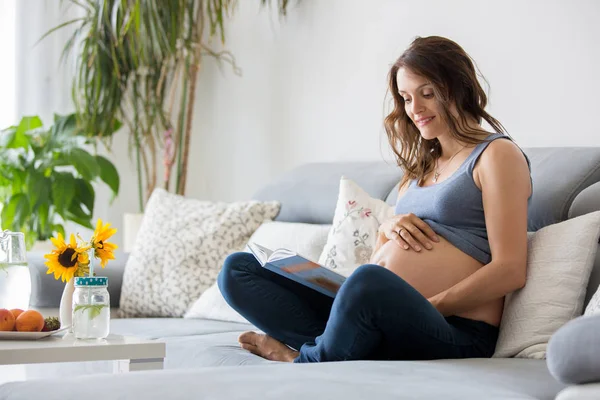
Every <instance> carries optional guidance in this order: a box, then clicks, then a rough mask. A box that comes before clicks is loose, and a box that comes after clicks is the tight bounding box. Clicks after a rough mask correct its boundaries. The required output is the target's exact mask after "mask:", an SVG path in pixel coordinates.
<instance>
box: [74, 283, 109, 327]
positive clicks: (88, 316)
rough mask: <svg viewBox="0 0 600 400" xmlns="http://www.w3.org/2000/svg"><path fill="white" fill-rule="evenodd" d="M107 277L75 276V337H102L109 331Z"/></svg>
mask: <svg viewBox="0 0 600 400" xmlns="http://www.w3.org/2000/svg"><path fill="white" fill-rule="evenodd" d="M107 287H108V278H106V277H104V276H95V277H83V278H82V277H79V278H75V292H74V293H73V334H74V335H75V337H76V338H77V339H104V338H105V337H107V336H108V333H109V331H110V298H109V294H108V290H107Z"/></svg>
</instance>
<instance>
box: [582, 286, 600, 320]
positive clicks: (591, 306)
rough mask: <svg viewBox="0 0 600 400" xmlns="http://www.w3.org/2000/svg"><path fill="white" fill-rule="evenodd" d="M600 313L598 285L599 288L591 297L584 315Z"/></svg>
mask: <svg viewBox="0 0 600 400" xmlns="http://www.w3.org/2000/svg"><path fill="white" fill-rule="evenodd" d="M596 314H600V286H598V290H596V293H594V295H593V296H592V298H591V299H590V302H589V303H588V305H587V307H586V308H585V312H584V313H583V315H586V316H587V315H596Z"/></svg>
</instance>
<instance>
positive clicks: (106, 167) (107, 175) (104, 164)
mask: <svg viewBox="0 0 600 400" xmlns="http://www.w3.org/2000/svg"><path fill="white" fill-rule="evenodd" d="M96 162H97V163H98V166H99V167H100V179H102V181H103V182H104V183H106V184H107V185H108V186H109V187H110V188H111V190H112V191H113V196H112V200H114V199H115V197H117V195H118V194H119V172H117V168H115V166H114V164H113V163H111V162H110V161H109V160H108V159H107V158H104V157H102V156H96ZM112 200H111V202H112Z"/></svg>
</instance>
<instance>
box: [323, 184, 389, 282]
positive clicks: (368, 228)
mask: <svg viewBox="0 0 600 400" xmlns="http://www.w3.org/2000/svg"><path fill="white" fill-rule="evenodd" d="M393 215H394V208H393V207H391V206H390V205H388V204H387V203H386V202H384V201H382V200H379V199H374V198H372V197H371V196H369V194H368V193H367V192H365V191H364V190H363V189H362V188H361V187H360V186H358V185H357V184H356V183H355V182H353V181H352V180H350V179H346V178H345V177H342V179H341V180H340V190H339V195H338V201H337V205H336V209H335V215H334V217H333V225H332V227H331V231H330V232H329V236H328V238H327V244H326V245H325V248H324V249H323V252H322V253H321V257H320V258H319V264H321V265H324V266H326V267H328V268H331V269H333V270H335V271H336V272H338V273H340V274H342V275H344V276H349V275H350V274H352V272H354V270H355V269H356V268H358V267H359V266H361V265H363V264H367V263H368V262H369V259H370V258H371V254H372V253H373V248H374V247H375V242H376V241H377V230H378V229H379V225H381V223H382V222H383V221H384V220H386V219H388V218H391V217H392V216H393Z"/></svg>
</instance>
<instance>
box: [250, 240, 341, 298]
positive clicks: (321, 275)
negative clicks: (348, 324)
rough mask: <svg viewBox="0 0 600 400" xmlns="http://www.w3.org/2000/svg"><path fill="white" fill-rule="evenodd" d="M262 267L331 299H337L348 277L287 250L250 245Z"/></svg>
mask: <svg viewBox="0 0 600 400" xmlns="http://www.w3.org/2000/svg"><path fill="white" fill-rule="evenodd" d="M248 248H249V249H250V251H251V252H252V254H254V257H256V259H257V260H258V262H259V263H260V265H262V266H263V267H265V268H266V269H268V270H269V271H272V272H275V273H276V274H279V275H281V276H284V277H286V278H288V279H291V280H293V281H296V282H298V283H299V284H301V285H304V286H306V287H309V288H311V289H313V290H316V291H317V292H320V293H323V294H324V295H326V296H329V297H335V295H336V294H337V292H338V290H339V289H340V286H342V283H344V281H345V280H346V277H345V276H343V275H340V274H337V273H335V272H333V271H332V270H330V269H329V268H325V267H323V266H322V265H319V264H317V263H315V262H312V261H310V260H309V259H307V258H305V257H302V256H301V255H299V254H297V253H295V252H293V251H291V250H287V249H277V250H274V251H273V250H269V249H267V248H266V247H263V246H261V245H259V244H256V243H248Z"/></svg>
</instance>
